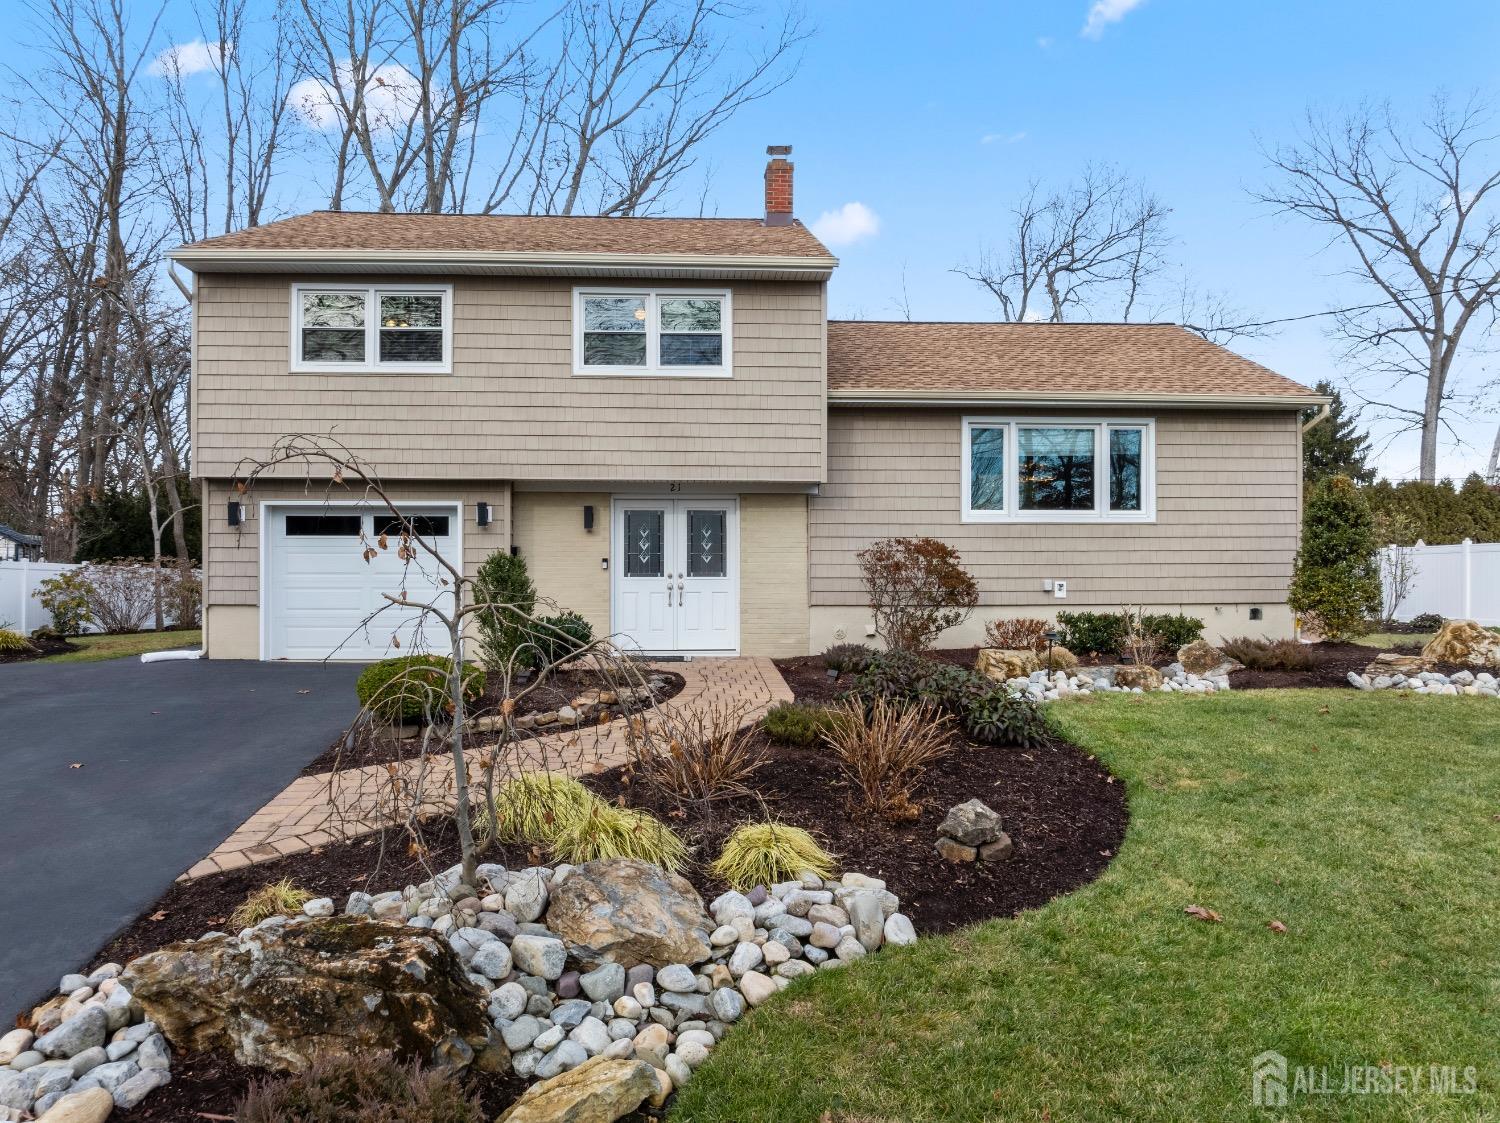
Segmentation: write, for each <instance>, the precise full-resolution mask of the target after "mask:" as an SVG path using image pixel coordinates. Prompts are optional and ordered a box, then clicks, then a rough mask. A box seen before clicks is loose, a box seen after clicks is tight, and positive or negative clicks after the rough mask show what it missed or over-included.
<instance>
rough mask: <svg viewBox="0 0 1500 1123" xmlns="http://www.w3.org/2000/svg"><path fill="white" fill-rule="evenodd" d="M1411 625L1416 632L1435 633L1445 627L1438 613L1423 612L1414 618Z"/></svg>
mask: <svg viewBox="0 0 1500 1123" xmlns="http://www.w3.org/2000/svg"><path fill="white" fill-rule="evenodd" d="M1410 624H1411V627H1412V630H1414V631H1418V632H1435V631H1437V630H1438V629H1439V628H1441V627H1442V626H1443V617H1442V615H1441V614H1439V613H1436V612H1423V613H1420V614H1419V615H1416V616H1413V617H1412V618H1411V620H1410Z"/></svg>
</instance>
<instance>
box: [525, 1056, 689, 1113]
mask: <svg viewBox="0 0 1500 1123" xmlns="http://www.w3.org/2000/svg"><path fill="white" fill-rule="evenodd" d="M658 1088H659V1085H658V1083H657V1079H656V1073H655V1071H654V1070H653V1069H652V1067H651V1066H650V1065H648V1064H646V1063H645V1062H644V1061H630V1060H613V1059H610V1058H608V1057H594V1058H593V1059H591V1060H587V1061H584V1062H583V1063H582V1064H580V1065H579V1066H578V1067H577V1068H574V1069H571V1070H570V1071H568V1072H564V1073H562V1074H561V1075H560V1076H554V1077H552V1078H550V1079H548V1080H544V1081H542V1082H541V1083H539V1084H533V1085H532V1086H531V1087H530V1088H527V1089H526V1091H525V1092H524V1093H523V1094H522V1096H521V1098H520V1099H518V1100H517V1101H516V1102H515V1103H513V1104H512V1105H511V1106H510V1108H509V1110H507V1111H506V1112H505V1114H503V1115H501V1116H500V1118H499V1119H498V1120H497V1121H496V1123H614V1121H615V1120H616V1119H622V1118H624V1117H625V1116H627V1115H629V1114H630V1113H631V1112H633V1111H635V1109H636V1108H638V1107H640V1106H641V1104H642V1103H643V1102H644V1101H646V1100H647V1099H650V1098H651V1097H652V1096H654V1095H656V1093H657V1090H658Z"/></svg>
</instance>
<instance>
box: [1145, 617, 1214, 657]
mask: <svg viewBox="0 0 1500 1123" xmlns="http://www.w3.org/2000/svg"><path fill="white" fill-rule="evenodd" d="M1141 622H1142V624H1143V625H1144V627H1145V629H1146V631H1147V632H1149V633H1151V634H1152V635H1154V636H1156V637H1157V638H1158V639H1160V640H1161V644H1162V646H1163V647H1165V648H1167V649H1168V650H1169V651H1172V652H1175V651H1176V650H1177V649H1178V648H1179V647H1186V646H1187V645H1188V644H1190V643H1192V642H1193V641H1194V640H1200V639H1202V638H1203V621H1202V620H1199V619H1198V618H1197V617H1196V616H1187V615H1184V614H1183V613H1181V612H1171V613H1167V612H1161V613H1155V614H1147V615H1145V616H1143V617H1142V618H1141Z"/></svg>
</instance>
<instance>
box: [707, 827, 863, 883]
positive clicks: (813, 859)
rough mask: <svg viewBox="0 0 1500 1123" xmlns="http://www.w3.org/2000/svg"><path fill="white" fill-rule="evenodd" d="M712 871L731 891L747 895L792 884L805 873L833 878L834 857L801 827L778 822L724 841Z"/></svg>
mask: <svg viewBox="0 0 1500 1123" xmlns="http://www.w3.org/2000/svg"><path fill="white" fill-rule="evenodd" d="M711 868H712V870H713V872H714V874H715V876H717V877H719V878H721V879H722V880H723V881H725V882H727V883H728V885H729V887H730V888H731V889H738V890H741V891H744V890H746V889H753V888H754V887H755V886H757V885H774V884H775V883H776V882H778V881H787V880H790V879H791V878H794V877H797V876H798V875H799V874H801V873H802V871H803V870H811V871H812V872H813V873H815V874H817V875H818V876H819V877H831V876H832V875H833V856H832V855H831V854H829V853H828V851H826V850H824V849H823V848H822V847H821V846H819V845H818V840H817V839H815V838H813V836H812V835H810V834H808V833H807V832H806V831H805V830H803V829H802V828H801V827H789V826H787V825H786V824H784V823H777V822H774V821H768V822H764V823H746V824H745V825H744V826H742V827H737V828H735V830H734V833H733V834H731V835H730V836H729V837H728V838H727V839H725V840H724V849H723V850H722V851H721V852H720V854H719V857H718V859H717V860H716V861H715V862H714V864H713V866H712V867H711Z"/></svg>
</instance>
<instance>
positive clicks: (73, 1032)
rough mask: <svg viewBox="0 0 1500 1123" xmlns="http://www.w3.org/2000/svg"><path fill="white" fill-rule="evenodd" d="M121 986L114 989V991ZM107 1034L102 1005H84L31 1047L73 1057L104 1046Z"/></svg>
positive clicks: (44, 1052)
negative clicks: (98, 1046) (97, 1046)
mask: <svg viewBox="0 0 1500 1123" xmlns="http://www.w3.org/2000/svg"><path fill="white" fill-rule="evenodd" d="M123 989H124V988H123V987H121V988H117V989H116V991H115V993H116V994H118V993H119V991H120V990H123ZM110 997H111V998H113V997H114V995H111V996H110ZM127 1001H128V999H127ZM108 1036H109V1015H108V1014H107V1013H106V1012H105V1009H104V1007H103V1006H98V1005H94V1006H85V1007H84V1008H83V1009H82V1010H80V1011H79V1012H78V1013H76V1014H74V1015H73V1016H72V1017H71V1018H69V1019H68V1020H67V1021H65V1022H63V1023H62V1025H60V1026H58V1027H57V1028H56V1029H54V1030H53V1031H52V1032H51V1033H48V1034H45V1035H43V1036H42V1037H38V1038H37V1039H36V1041H35V1042H33V1043H32V1048H33V1049H35V1050H36V1051H37V1052H38V1053H41V1054H42V1055H43V1056H45V1057H76V1056H77V1055H78V1054H79V1053H81V1052H83V1051H84V1050H85V1049H92V1048H94V1047H95V1046H96V1045H103V1044H104V1041H105V1038H106V1037H108ZM12 1064H14V1062H12ZM27 1106H30V1105H27Z"/></svg>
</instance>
